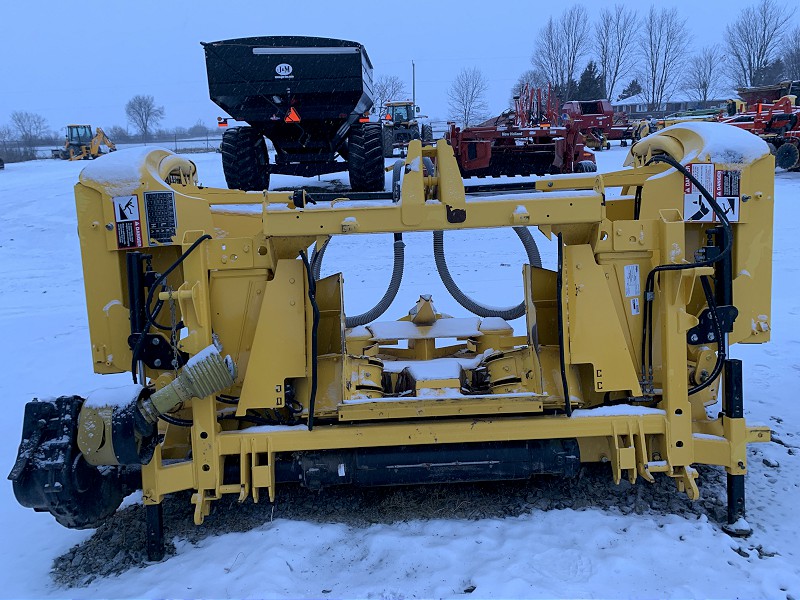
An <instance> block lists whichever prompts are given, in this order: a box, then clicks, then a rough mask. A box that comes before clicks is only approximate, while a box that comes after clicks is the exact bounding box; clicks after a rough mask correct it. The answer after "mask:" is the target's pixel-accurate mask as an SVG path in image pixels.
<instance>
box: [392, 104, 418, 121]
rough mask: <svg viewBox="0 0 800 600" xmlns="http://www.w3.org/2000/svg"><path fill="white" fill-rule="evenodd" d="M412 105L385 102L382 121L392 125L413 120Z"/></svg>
mask: <svg viewBox="0 0 800 600" xmlns="http://www.w3.org/2000/svg"><path fill="white" fill-rule="evenodd" d="M414 117H415V114H414V104H413V103H412V102H387V103H386V115H385V116H384V119H385V120H387V121H391V122H393V123H397V124H400V123H408V122H409V121H411V120H413V119H414Z"/></svg>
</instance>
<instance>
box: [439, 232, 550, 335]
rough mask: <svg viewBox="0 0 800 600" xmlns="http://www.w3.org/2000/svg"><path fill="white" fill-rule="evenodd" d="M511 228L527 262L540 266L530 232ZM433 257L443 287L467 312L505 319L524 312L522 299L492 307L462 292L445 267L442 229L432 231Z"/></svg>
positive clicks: (540, 260)
mask: <svg viewBox="0 0 800 600" xmlns="http://www.w3.org/2000/svg"><path fill="white" fill-rule="evenodd" d="M513 229H514V233H516V234H517V236H518V237H519V239H520V240H521V241H522V245H523V246H524V247H525V252H526V253H527V255H528V262H529V263H530V264H531V266H533V267H541V266H542V258H541V256H540V255H539V248H538V247H537V246H536V240H534V239H533V236H532V235H531V232H530V231H528V228H527V227H514V228H513ZM433 258H434V260H435V261H436V270H437V271H439V277H440V278H441V279H442V283H444V287H446V288H447V291H448V292H450V295H451V296H452V297H453V298H454V299H455V301H456V302H458V303H459V304H460V305H461V306H463V307H464V308H466V309H467V310H468V311H469V312H471V313H473V314H475V315H478V316H479V317H500V318H501V319H505V320H507V321H510V320H512V319H517V318H519V317H521V316H522V315H524V314H525V301H524V300H523V301H522V302H520V303H519V304H518V305H517V306H513V307H510V308H492V307H489V306H484V305H483V304H479V303H478V302H475V301H474V300H472V298H470V297H469V296H467V295H466V294H465V293H464V292H462V291H461V289H460V288H459V287H458V285H457V284H456V282H455V281H454V280H453V276H452V275H451V274H450V269H448V268H447V259H446V258H445V254H444V232H442V231H434V232H433Z"/></svg>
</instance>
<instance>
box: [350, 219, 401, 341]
mask: <svg viewBox="0 0 800 600" xmlns="http://www.w3.org/2000/svg"><path fill="white" fill-rule="evenodd" d="M405 247H406V245H405V243H404V242H403V234H402V233H395V234H394V263H393V266H392V278H391V279H390V280H389V287H387V288H386V292H385V293H384V294H383V298H381V299H380V300H378V303H377V304H376V305H375V306H373V307H372V308H371V309H369V310H368V311H367V312H364V313H361V314H360V315H353V316H352V317H345V320H344V324H345V327H358V326H359V325H366V324H367V323H371V322H372V321H374V320H375V319H377V318H378V317H380V316H381V315H382V314H383V313H385V312H386V311H387V310H388V309H389V307H390V306H391V305H392V302H394V299H395V297H397V292H398V291H399V290H400V284H401V283H402V281H403V270H404V268H405Z"/></svg>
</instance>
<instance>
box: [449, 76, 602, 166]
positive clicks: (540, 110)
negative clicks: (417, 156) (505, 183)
mask: <svg viewBox="0 0 800 600" xmlns="http://www.w3.org/2000/svg"><path fill="white" fill-rule="evenodd" d="M556 107H557V102H556V101H555V99H554V98H553V97H552V95H551V93H550V91H549V90H548V92H547V94H546V96H545V95H544V94H542V90H539V89H531V88H528V87H527V86H526V87H525V89H523V91H522V93H521V94H520V95H519V96H518V97H516V98H515V107H514V111H513V112H508V113H504V114H503V115H500V116H499V117H496V118H494V119H491V120H489V121H487V122H485V123H482V124H481V125H478V126H475V127H467V128H465V129H461V128H460V127H457V126H456V125H455V124H454V123H451V124H450V130H449V131H448V132H447V134H446V137H447V140H448V141H449V142H450V145H451V146H452V147H453V152H454V153H455V156H456V160H457V161H458V166H459V169H460V170H461V175H462V176H463V177H500V176H503V175H507V176H512V175H540V176H541V175H548V174H556V173H581V172H591V171H596V170H597V166H596V165H595V162H594V155H593V154H592V153H591V152H590V151H587V150H586V149H585V138H584V136H583V135H582V134H581V133H580V131H579V129H578V127H577V126H576V125H575V124H574V123H572V122H569V121H567V122H566V123H564V124H563V125H560V124H558V117H557V115H556Z"/></svg>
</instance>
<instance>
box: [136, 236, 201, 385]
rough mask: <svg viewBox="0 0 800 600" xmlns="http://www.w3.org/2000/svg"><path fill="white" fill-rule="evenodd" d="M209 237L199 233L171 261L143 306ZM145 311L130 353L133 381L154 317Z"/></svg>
mask: <svg viewBox="0 0 800 600" xmlns="http://www.w3.org/2000/svg"><path fill="white" fill-rule="evenodd" d="M210 239H211V236H210V235H208V234H207V233H206V234H205V235H201V236H200V237H199V238H197V239H196V240H195V241H194V243H192V245H191V246H189V248H187V249H186V252H184V253H183V254H181V255H180V256H179V257H178V260H176V261H175V262H174V263H172V264H171V265H170V266H169V268H168V269H167V270H166V271H164V272H163V273H162V274H161V275H160V276H159V277H158V279H156V280H155V282H154V283H153V285H151V286H150V290H149V291H148V292H147V301H146V302H145V304H144V305H145V306H147V307H150V306H151V305H152V304H153V296H154V295H155V292H156V289H157V288H158V287H160V286H162V285H164V282H165V281H166V280H167V277H169V274H170V273H172V272H173V271H174V270H175V269H177V268H178V267H179V266H180V264H181V263H182V262H183V261H184V260H186V257H188V256H189V255H190V254H191V253H192V252H194V251H195V249H196V248H197V247H198V246H199V245H200V244H201V243H202V242H204V241H205V240H210ZM145 312H146V313H147V323H146V324H145V327H144V331H142V334H141V335H140V336H139V339H138V340H136V345H135V346H134V347H133V352H132V354H131V374H132V375H133V383H138V381H137V379H136V363H137V362H138V358H139V354H140V353H141V351H142V345H143V344H144V338H145V334H146V333H147V332H148V331H150V328H151V327H153V320H154V318H153V315H152V314H151V313H150V310H149V308H148V310H147V311H145Z"/></svg>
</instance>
